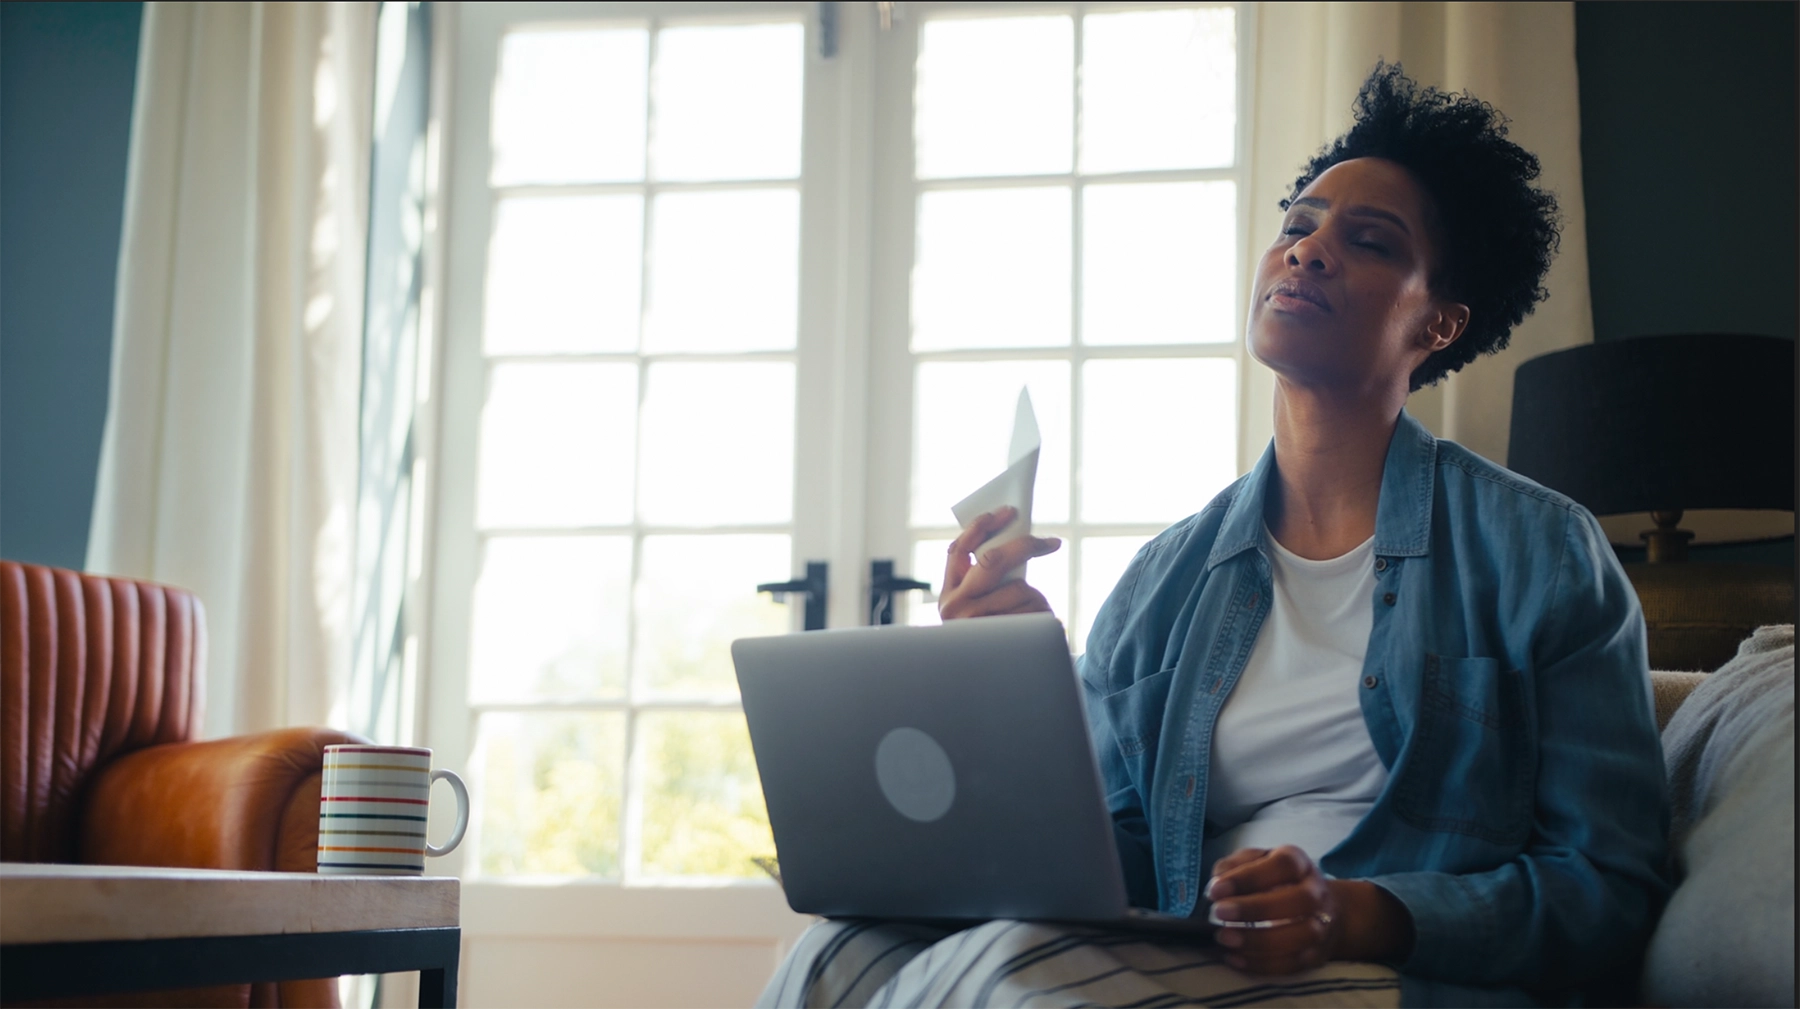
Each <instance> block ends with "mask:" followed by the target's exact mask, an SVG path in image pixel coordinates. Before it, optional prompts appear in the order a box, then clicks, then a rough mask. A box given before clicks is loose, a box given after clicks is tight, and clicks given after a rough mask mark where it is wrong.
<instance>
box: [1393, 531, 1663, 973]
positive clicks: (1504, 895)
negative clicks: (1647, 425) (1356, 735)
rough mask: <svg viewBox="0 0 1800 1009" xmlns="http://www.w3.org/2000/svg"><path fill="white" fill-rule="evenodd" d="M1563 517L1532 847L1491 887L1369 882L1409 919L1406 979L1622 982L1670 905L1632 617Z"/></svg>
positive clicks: (1547, 646) (1608, 561)
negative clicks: (1387, 894) (1659, 915)
mask: <svg viewBox="0 0 1800 1009" xmlns="http://www.w3.org/2000/svg"><path fill="white" fill-rule="evenodd" d="M1567 514H1568V517H1567V521H1566V527H1565V530H1564V537H1563V555H1562V559H1561V561H1559V563H1558V566H1557V569H1556V576H1555V580H1554V582H1553V585H1552V587H1551V591H1550V593H1549V595H1548V596H1547V598H1546V605H1545V609H1544V610H1543V611H1542V612H1543V614H1544V616H1543V623H1542V627H1541V629H1540V632H1539V635H1538V637H1537V639H1536V644H1535V645H1534V647H1533V658H1534V665H1535V668H1534V669H1533V670H1532V671H1531V672H1532V680H1533V683H1534V689H1535V705H1534V706H1535V711H1536V717H1537V729H1538V745H1537V760H1538V766H1537V779H1536V782H1537V783H1536V792H1535V803H1536V805H1535V812H1534V822H1533V830H1532V835H1531V839H1530V840H1529V841H1528V842H1527V844H1526V847H1525V850H1524V851H1523V852H1522V853H1520V854H1519V855H1518V856H1517V857H1515V858H1513V859H1512V860H1511V861H1509V862H1507V863H1506V864H1504V865H1502V866H1500V867H1499V868H1497V869H1493V870H1491V871H1487V872H1480V873H1468V874H1452V873H1444V872H1409V873H1397V874H1393V875H1384V876H1378V877H1375V878H1373V879H1371V880H1370V882H1373V883H1375V884H1377V885H1379V886H1381V887H1383V888H1384V889H1386V890H1387V891H1388V892H1390V893H1392V894H1393V895H1394V896H1395V897H1397V898H1399V900H1400V901H1401V902H1402V903H1403V904H1405V905H1406V907H1407V909H1408V910H1409V911H1410V912H1411V913H1412V919H1413V927H1414V935H1415V942H1414V946H1413V949H1412V952H1411V955H1410V956H1409V957H1408V958H1407V959H1406V960H1405V962H1403V963H1401V964H1399V965H1398V966H1399V968H1400V970H1401V971H1402V972H1404V973H1407V974H1412V975H1416V976H1419V977H1424V978H1435V979H1442V980H1448V981H1457V982H1461V983H1465V984H1478V985H1516V986H1519V987H1523V988H1528V989H1533V990H1539V991H1544V990H1554V989H1567V988H1571V987H1576V986H1579V985H1583V984H1585V983H1588V982H1590V981H1592V979H1595V978H1597V977H1598V978H1606V977H1609V976H1610V977H1615V978H1616V977H1620V976H1622V975H1628V974H1630V973H1632V972H1634V971H1635V965H1636V960H1637V958H1638V957H1639V956H1640V955H1641V951H1642V950H1643V948H1644V946H1645V943H1646V942H1647V941H1648V939H1649V934H1650V930H1651V928H1652V927H1653V926H1654V924H1655V920H1656V915H1657V913H1658V911H1659V910H1660V909H1661V906H1662V903H1663V902H1664V900H1665V899H1666V898H1667V895H1668V891H1669V880H1668V879H1667V877H1666V867H1665V866H1666V863H1665V853H1666V847H1667V837H1668V826H1669V806H1668V793H1667V786H1666V779H1665V774H1664V769H1663V759H1662V747H1661V742H1660V738H1659V736H1658V733H1657V729H1656V718H1655V709H1654V706H1653V703H1652V699H1651V689H1650V676H1649V665H1648V659H1647V649H1646V645H1645V637H1644V619H1643V613H1642V610H1641V609H1640V608H1639V605H1638V599H1637V593H1636V592H1635V590H1634V589H1633V588H1632V586H1631V583H1630V582H1629V581H1627V580H1626V578H1625V572H1624V570H1623V569H1622V568H1621V567H1620V566H1619V564H1618V561H1617V559H1616V558H1615V557H1614V555H1613V553H1612V548H1611V546H1610V545H1609V544H1608V543H1607V541H1606V538H1605V536H1604V535H1603V534H1602V533H1601V530H1600V526H1599V523H1598V522H1596V521H1595V520H1594V518H1593V516H1591V515H1589V514H1588V513H1587V512H1586V511H1585V510H1580V509H1576V510H1573V511H1571V512H1569V513H1567Z"/></svg>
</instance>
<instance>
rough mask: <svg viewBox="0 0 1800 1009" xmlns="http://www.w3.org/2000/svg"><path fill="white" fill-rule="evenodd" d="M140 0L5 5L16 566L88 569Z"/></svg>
mask: <svg viewBox="0 0 1800 1009" xmlns="http://www.w3.org/2000/svg"><path fill="white" fill-rule="evenodd" d="M142 12H143V4H140V3H5V4H0V557H5V558H7V559H9V560H23V561H33V562H36V563H40V564H55V565H58V566H61V567H70V568H80V567H82V564H83V559H84V558H85V556H86V553H87V535H88V518H89V515H90V513H91V511H92V508H93V500H94V476H95V469H96V466H97V464H98V462H99V458H100V433H101V428H102V426H103V425H104V424H105V422H106V395H107V383H108V376H109V373H110V369H111V354H112V312H113V282H114V279H115V273H116V270H117V268H118V258H119V225H120V220H121V217H122V215H123V211H124V203H125V161H126V152H127V150H128V148H129V143H130V133H131V98H132V91H133V87H134V84H135V78H136V74H137V53H138V27H139V21H140V19H141V16H142Z"/></svg>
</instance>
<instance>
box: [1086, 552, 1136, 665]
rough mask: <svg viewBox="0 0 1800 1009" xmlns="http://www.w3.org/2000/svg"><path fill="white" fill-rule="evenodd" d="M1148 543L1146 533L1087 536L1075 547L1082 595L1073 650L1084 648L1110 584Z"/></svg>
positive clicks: (1110, 586)
mask: <svg viewBox="0 0 1800 1009" xmlns="http://www.w3.org/2000/svg"><path fill="white" fill-rule="evenodd" d="M1148 542H1150V537H1148V536H1088V537H1085V538H1083V539H1082V541H1081V543H1080V544H1079V545H1078V546H1077V549H1079V550H1080V551H1081V596H1080V602H1079V604H1078V608H1079V609H1080V611H1081V612H1080V613H1078V614H1076V619H1075V651H1076V652H1077V653H1078V654H1079V653H1081V652H1085V651H1087V639H1088V634H1089V633H1091V632H1092V631H1093V629H1094V617H1095V615H1097V614H1098V613H1099V612H1100V606H1101V604H1102V603H1104V602H1106V597H1107V596H1109V595H1111V594H1112V590H1113V586H1114V585H1117V584H1118V583H1119V577H1120V576H1121V575H1123V574H1124V573H1125V568H1126V566H1128V565H1129V564H1130V563H1131V559H1132V558H1133V557H1135V556H1137V552H1138V550H1139V549H1141V548H1142V547H1143V545H1144V544H1145V543H1148Z"/></svg>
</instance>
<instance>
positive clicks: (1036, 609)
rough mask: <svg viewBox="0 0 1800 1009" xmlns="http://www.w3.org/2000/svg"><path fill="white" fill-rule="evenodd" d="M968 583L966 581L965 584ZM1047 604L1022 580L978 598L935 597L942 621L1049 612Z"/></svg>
mask: <svg viewBox="0 0 1800 1009" xmlns="http://www.w3.org/2000/svg"><path fill="white" fill-rule="evenodd" d="M964 584H965V585H966V584H968V583H967V582H965V583H964ZM1048 612H1050V603H1049V601H1048V600H1046V599H1045V598H1044V594H1043V593H1042V592H1039V591H1038V590H1037V589H1034V588H1032V587H1031V586H1030V585H1029V584H1028V583H1026V582H1025V580H1024V579H1018V580H1016V581H1010V582H1007V583H1006V584H1004V585H1002V586H1000V587H999V588H997V589H994V590H993V591H991V592H984V593H981V594H980V595H976V594H973V593H958V594H956V595H953V596H948V597H945V596H940V597H939V598H938V614H939V615H940V616H942V617H943V618H944V619H945V620H958V619H962V618H964V617H997V616H1004V615H1006V614H1009V613H1048Z"/></svg>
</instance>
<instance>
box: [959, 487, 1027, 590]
mask: <svg viewBox="0 0 1800 1009" xmlns="http://www.w3.org/2000/svg"><path fill="white" fill-rule="evenodd" d="M1018 514H1019V512H1018V509H1016V508H1013V507H1010V506H1005V507H1001V508H996V509H994V510H993V511H991V512H983V513H982V514H981V515H979V516H977V517H976V519H975V521H973V522H971V523H969V527H968V528H967V529H964V530H963V531H962V532H961V533H960V534H958V535H957V537H956V539H954V540H952V541H951V543H950V558H949V560H947V561H946V562H945V563H944V592H951V591H954V590H955V588H956V587H957V586H958V585H961V584H962V580H963V577H964V576H966V575H967V574H968V573H969V567H970V563H969V555H970V554H972V553H974V552H975V548H976V547H978V546H980V545H981V544H983V543H985V542H987V540H988V538H989V537H990V536H992V535H994V534H995V533H997V532H999V531H1000V530H1002V529H1004V528H1006V524H1007V523H1008V522H1011V521H1012V520H1013V518H1014V517H1016V516H1017V515H1018ZM940 594H941V593H940Z"/></svg>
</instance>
